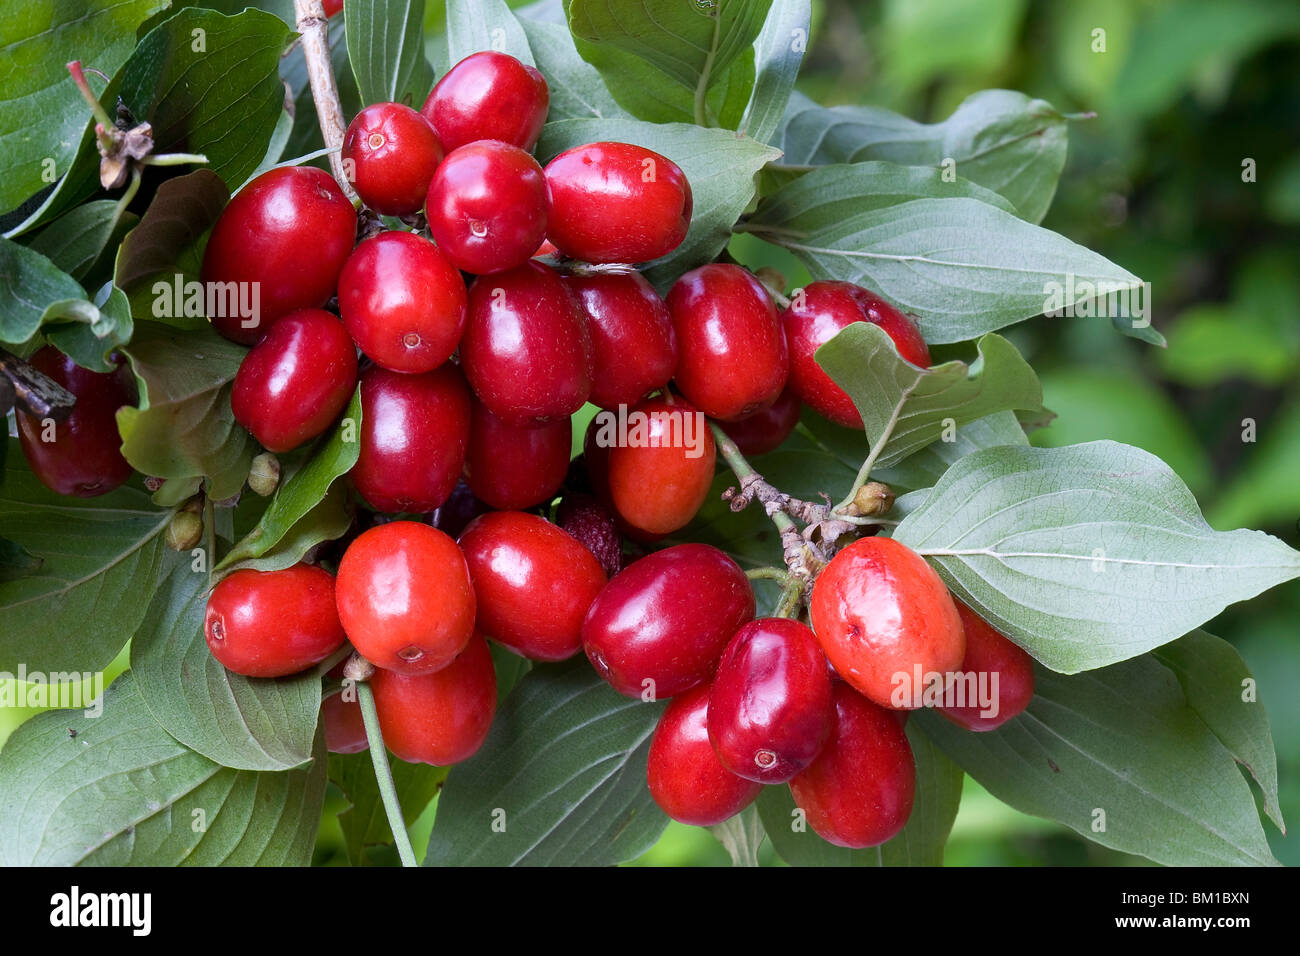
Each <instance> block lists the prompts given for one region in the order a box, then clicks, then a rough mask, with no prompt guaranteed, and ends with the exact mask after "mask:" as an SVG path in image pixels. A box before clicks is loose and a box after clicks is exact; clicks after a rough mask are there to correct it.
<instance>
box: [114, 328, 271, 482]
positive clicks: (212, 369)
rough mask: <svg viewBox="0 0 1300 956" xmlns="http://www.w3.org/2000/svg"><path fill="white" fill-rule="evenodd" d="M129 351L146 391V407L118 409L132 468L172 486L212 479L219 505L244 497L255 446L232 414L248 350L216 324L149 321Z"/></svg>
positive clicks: (143, 404)
mask: <svg viewBox="0 0 1300 956" xmlns="http://www.w3.org/2000/svg"><path fill="white" fill-rule="evenodd" d="M123 351H124V352H125V353H126V355H127V357H128V358H129V359H130V362H131V367H132V369H133V370H134V372H135V377H136V381H137V382H138V383H139V386H140V406H139V408H120V409H118V412H117V428H118V431H120V432H121V433H122V454H123V455H124V456H125V457H126V460H127V461H128V462H130V463H131V467H133V468H135V469H136V470H137V471H141V472H143V473H144V474H146V475H153V476H156V477H158V478H166V479H168V480H169V481H170V480H171V479H189V478H195V477H203V478H206V479H207V480H208V482H209V484H208V493H209V494H210V495H211V497H212V498H214V499H216V500H218V501H220V500H221V499H223V498H229V497H231V496H232V495H234V494H235V493H236V492H238V491H239V490H240V489H241V488H242V487H243V486H244V480H245V479H246V478H247V477H248V466H249V463H250V462H251V461H252V459H253V451H254V445H255V443H254V442H253V439H252V437H251V436H250V435H249V434H248V432H246V431H245V430H244V429H243V427H242V426H240V425H239V423H238V422H236V421H235V416H234V413H233V412H231V410H230V383H231V381H233V380H234V377H235V373H236V372H237V371H239V365H240V363H241V362H242V361H243V358H244V356H245V355H247V354H248V351H247V349H245V348H243V347H242V346H239V345H236V344H235V343H234V342H229V341H227V340H226V339H223V338H222V337H221V336H219V335H217V333H216V332H214V331H213V330H212V329H211V328H210V327H207V328H203V329H196V330H193V331H187V330H182V329H174V328H170V327H168V326H165V325H160V324H158V323H156V322H141V323H140V324H139V325H138V326H137V328H136V333H135V337H134V339H132V341H131V344H130V345H128V346H127V347H126V348H124V349H123Z"/></svg>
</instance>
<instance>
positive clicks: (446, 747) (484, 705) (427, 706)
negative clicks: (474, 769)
mask: <svg viewBox="0 0 1300 956" xmlns="http://www.w3.org/2000/svg"><path fill="white" fill-rule="evenodd" d="M370 686H371V688H372V689H373V690H374V692H375V711H376V713H377V714H378V715H379V729H380V731H381V732H382V733H383V735H384V744H385V745H386V746H387V747H388V749H389V750H391V751H392V752H393V753H394V754H396V755H397V756H398V757H399V758H400V759H402V760H405V761H406V762H407V763H427V764H433V765H434V766H436V767H446V766H448V765H449V764H454V763H460V761H462V760H467V759H468V758H470V757H472V756H473V755H474V753H475V752H476V751H477V750H478V749H479V747H481V746H483V741H484V740H486V739H487V735H488V730H490V729H491V727H492V717H493V715H494V714H495V713H496V709H497V675H496V671H495V670H494V669H493V667H492V652H491V651H490V650H488V646H487V641H485V640H483V638H482V637H480V636H479V635H478V634H475V635H473V636H472V637H471V638H470V640H469V643H468V644H466V645H465V649H464V650H463V651H461V652H460V655H459V656H458V657H457V658H456V659H455V660H454V661H452V662H451V663H450V664H448V665H447V666H446V667H444V668H443V669H442V670H440V671H438V672H436V673H433V674H399V673H395V672H393V671H389V670H384V669H378V670H376V671H375V673H374V674H373V675H372V676H371V678H370Z"/></svg>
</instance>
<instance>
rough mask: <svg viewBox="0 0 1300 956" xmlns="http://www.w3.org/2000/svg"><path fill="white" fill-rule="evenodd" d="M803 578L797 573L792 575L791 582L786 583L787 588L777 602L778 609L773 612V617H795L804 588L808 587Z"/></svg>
mask: <svg viewBox="0 0 1300 956" xmlns="http://www.w3.org/2000/svg"><path fill="white" fill-rule="evenodd" d="M806 586H807V585H806V582H805V581H804V579H803V578H801V577H799V576H797V575H794V574H792V575H790V580H789V583H787V584H786V586H785V590H784V591H782V592H781V598H780V600H778V601H777V602H776V610H775V611H773V612H772V616H773V617H794V616H795V615H796V614H797V613H798V609H799V601H800V599H801V598H802V597H803V590H804V588H805V587H806Z"/></svg>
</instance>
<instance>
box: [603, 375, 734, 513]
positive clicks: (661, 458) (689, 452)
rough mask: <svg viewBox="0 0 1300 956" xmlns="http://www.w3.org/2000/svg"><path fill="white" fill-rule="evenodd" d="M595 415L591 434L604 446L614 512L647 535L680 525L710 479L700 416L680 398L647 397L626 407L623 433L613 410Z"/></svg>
mask: <svg viewBox="0 0 1300 956" xmlns="http://www.w3.org/2000/svg"><path fill="white" fill-rule="evenodd" d="M601 416H604V417H603V418H602V417H601ZM601 416H598V417H597V419H595V420H594V421H595V422H596V423H597V428H596V431H595V433H594V440H595V442H596V444H597V445H604V446H605V447H606V448H608V449H609V451H608V480H609V495H610V500H611V502H612V503H613V505H614V509H615V510H616V511H617V512H618V515H619V517H620V518H622V519H623V520H624V521H625V522H626V523H627V524H628V525H629V526H630V527H631V528H634V529H636V530H637V531H641V532H645V533H647V534H651V535H663V534H671V533H672V532H674V531H677V530H679V529H681V528H684V527H686V525H688V524H689V523H690V521H691V519H692V518H694V517H695V514H696V512H698V511H699V510H700V507H701V506H702V505H703V504H704V501H705V499H706V498H707V497H708V495H709V488H710V486H711V485H712V484H713V471H714V465H715V462H716V457H717V449H716V446H715V444H714V441H713V433H712V432H711V431H710V430H709V426H708V424H707V423H706V422H705V420H704V416H702V415H701V414H700V413H699V412H697V411H696V410H695V409H693V408H691V407H690V406H689V405H687V404H686V403H685V402H682V401H680V400H677V401H674V402H673V403H672V404H669V403H668V402H666V401H664V400H663V399H659V398H652V399H648V400H646V401H644V402H642V403H641V404H640V405H638V406H636V408H634V409H632V410H631V411H630V412H628V413H627V416H626V417H627V425H628V428H627V435H626V437H624V436H620V435H619V434H618V430H617V427H616V426H617V421H616V417H615V415H614V413H613V412H602V413H601Z"/></svg>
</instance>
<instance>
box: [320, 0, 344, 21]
mask: <svg viewBox="0 0 1300 956" xmlns="http://www.w3.org/2000/svg"><path fill="white" fill-rule="evenodd" d="M324 7H325V17H326V18H327V19H328V18H329V17H332V16H334V15H335V14H337V13H339V12H340V11H341V10H342V9H343V0H324Z"/></svg>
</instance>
